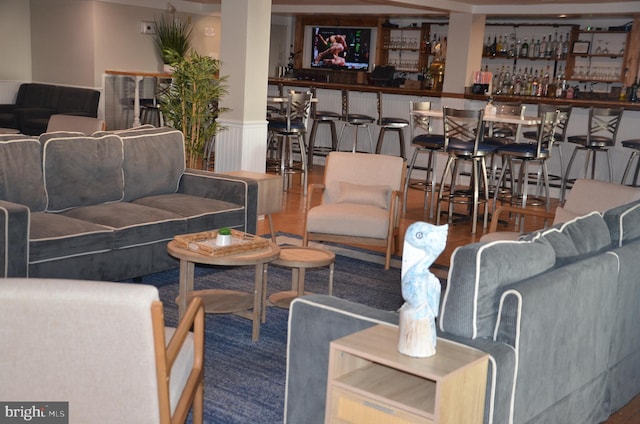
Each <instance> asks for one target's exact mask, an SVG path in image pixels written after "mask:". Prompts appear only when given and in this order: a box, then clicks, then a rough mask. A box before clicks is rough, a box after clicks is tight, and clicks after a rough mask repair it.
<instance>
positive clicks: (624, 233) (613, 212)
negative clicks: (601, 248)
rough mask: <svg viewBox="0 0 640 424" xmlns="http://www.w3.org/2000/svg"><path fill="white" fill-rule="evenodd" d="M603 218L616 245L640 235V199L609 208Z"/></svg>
mask: <svg viewBox="0 0 640 424" xmlns="http://www.w3.org/2000/svg"><path fill="white" fill-rule="evenodd" d="M603 218H604V221H605V222H606V223H607V227H609V234H610V235H611V242H612V243H613V245H614V246H616V247H619V246H622V245H623V244H625V243H626V242H628V241H631V240H635V239H637V238H639V237H640V201H635V202H631V203H627V204H626V205H622V206H618V207H617V208H613V209H609V210H608V211H605V213H604V215H603Z"/></svg>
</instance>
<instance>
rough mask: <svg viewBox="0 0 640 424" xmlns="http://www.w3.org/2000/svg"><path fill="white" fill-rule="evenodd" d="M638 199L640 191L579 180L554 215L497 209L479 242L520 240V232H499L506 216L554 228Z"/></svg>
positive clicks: (524, 210)
mask: <svg viewBox="0 0 640 424" xmlns="http://www.w3.org/2000/svg"><path fill="white" fill-rule="evenodd" d="M635 200H640V189H638V188H635V187H629V186H625V185H621V184H613V183H608V182H605V181H599V180H589V179H577V180H576V181H575V183H574V185H573V188H572V189H571V191H570V192H569V197H568V198H567V201H566V202H565V204H564V206H558V207H557V208H556V211H555V213H551V212H545V211H544V210H539V209H530V208H525V209H523V208H520V207H514V206H500V207H498V208H497V209H496V210H495V212H494V213H493V215H492V216H491V225H490V226H489V232H488V233H487V234H485V235H483V236H482V237H481V238H480V241H493V240H517V239H518V237H520V234H521V233H520V232H518V231H498V226H499V222H500V218H501V216H502V214H503V213H513V214H519V215H522V219H524V217H526V216H530V217H532V216H536V217H540V218H544V219H545V221H546V220H548V221H551V222H552V224H553V225H555V224H559V223H561V222H567V221H571V220H572V219H574V218H577V217H579V216H582V215H586V214H588V213H589V212H593V211H598V212H604V211H606V210H609V209H612V208H615V207H616V206H620V205H624V204H626V203H629V202H633V201H635ZM520 228H522V226H521V227H520Z"/></svg>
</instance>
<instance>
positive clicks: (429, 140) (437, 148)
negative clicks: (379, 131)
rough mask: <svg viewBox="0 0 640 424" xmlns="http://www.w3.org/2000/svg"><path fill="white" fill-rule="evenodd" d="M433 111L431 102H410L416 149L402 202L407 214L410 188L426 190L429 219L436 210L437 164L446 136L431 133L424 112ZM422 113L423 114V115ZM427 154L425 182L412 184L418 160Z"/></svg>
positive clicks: (427, 118) (425, 201)
mask: <svg viewBox="0 0 640 424" xmlns="http://www.w3.org/2000/svg"><path fill="white" fill-rule="evenodd" d="M429 110H431V102H413V101H410V102H409V118H410V121H411V126H410V127H409V131H410V133H411V145H412V146H413V147H414V151H413V155H412V156H411V161H409V169H408V171H407V178H405V180H404V199H403V202H402V205H403V206H402V207H403V212H405V213H406V212H407V191H408V190H409V187H412V188H418V189H421V190H424V192H425V193H424V209H426V210H427V213H428V214H429V218H433V211H434V209H435V207H434V206H435V198H436V194H435V193H436V162H437V158H438V155H437V153H438V152H443V151H444V135H443V134H432V132H431V117H430V116H428V115H425V114H424V112H426V111H429ZM421 112H422V113H421ZM416 130H417V131H420V132H421V133H420V134H416ZM422 153H426V154H428V155H429V158H428V162H427V167H426V171H427V175H426V177H425V180H424V182H422V181H420V182H415V183H412V182H411V181H410V180H411V174H412V173H413V170H414V168H415V165H416V159H417V158H418V155H420V154H422ZM429 192H430V193H431V201H429Z"/></svg>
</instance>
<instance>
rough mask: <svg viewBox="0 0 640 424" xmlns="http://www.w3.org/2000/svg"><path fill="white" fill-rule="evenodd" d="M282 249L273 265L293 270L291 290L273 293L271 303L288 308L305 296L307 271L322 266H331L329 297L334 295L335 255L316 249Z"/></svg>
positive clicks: (288, 247) (296, 247)
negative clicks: (299, 297) (296, 299)
mask: <svg viewBox="0 0 640 424" xmlns="http://www.w3.org/2000/svg"><path fill="white" fill-rule="evenodd" d="M280 249H281V250H280V257H279V258H278V259H276V260H274V261H273V262H272V264H273V265H280V266H283V267H287V268H291V270H292V276H291V290H287V291H281V292H277V293H273V294H272V295H271V296H269V302H271V303H272V304H273V305H275V306H279V307H281V308H288V307H289V305H290V304H291V302H292V301H293V299H295V298H296V297H298V296H302V295H304V294H305V291H304V275H305V270H306V269H307V268H319V267H322V266H329V295H330V296H331V295H332V294H333V265H334V261H335V259H336V255H335V253H333V252H331V251H329V250H324V249H318V248H315V247H298V246H285V247H281V248H280Z"/></svg>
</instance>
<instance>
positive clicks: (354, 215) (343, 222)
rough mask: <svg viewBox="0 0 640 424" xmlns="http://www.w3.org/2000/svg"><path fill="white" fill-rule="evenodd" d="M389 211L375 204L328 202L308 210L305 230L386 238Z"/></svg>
mask: <svg viewBox="0 0 640 424" xmlns="http://www.w3.org/2000/svg"><path fill="white" fill-rule="evenodd" d="M388 230H389V212H388V211H386V210H385V209H382V208H379V207H377V206H370V205H358V204H355V203H329V204H325V205H320V206H316V207H314V208H312V209H311V210H309V212H308V214H307V231H308V232H311V233H325V234H341V235H346V236H355V237H370V238H376V239H382V240H384V239H386V238H387V233H388Z"/></svg>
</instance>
